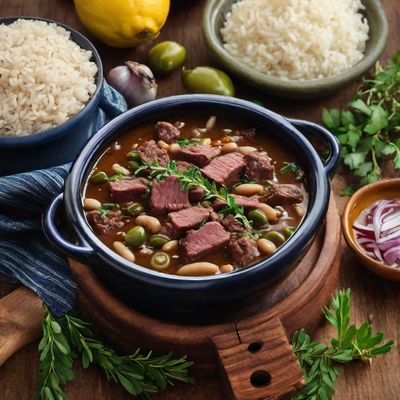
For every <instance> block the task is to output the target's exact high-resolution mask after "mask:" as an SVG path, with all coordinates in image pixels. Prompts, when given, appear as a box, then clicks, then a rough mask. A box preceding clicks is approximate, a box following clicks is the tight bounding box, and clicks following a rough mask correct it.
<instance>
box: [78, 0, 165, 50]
mask: <svg viewBox="0 0 400 400" xmlns="http://www.w3.org/2000/svg"><path fill="white" fill-rule="evenodd" d="M74 3H75V9H76V12H77V13H78V16H79V19H80V20H81V22H82V23H83V25H85V26H86V28H87V29H88V30H89V31H90V32H91V33H92V34H93V35H94V36H95V37H96V38H97V39H99V40H101V41H102V42H104V43H106V44H107V45H109V46H111V47H133V46H137V45H139V44H141V43H143V42H146V41H148V40H150V39H154V38H155V37H157V36H158V34H159V33H160V29H161V28H162V27H163V25H164V24H165V21H166V19H167V16H168V12H169V6H170V0H74Z"/></svg>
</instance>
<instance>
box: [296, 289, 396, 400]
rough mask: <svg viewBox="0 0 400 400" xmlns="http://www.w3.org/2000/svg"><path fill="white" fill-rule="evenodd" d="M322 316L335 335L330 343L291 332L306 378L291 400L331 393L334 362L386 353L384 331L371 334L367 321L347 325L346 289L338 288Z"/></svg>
mask: <svg viewBox="0 0 400 400" xmlns="http://www.w3.org/2000/svg"><path fill="white" fill-rule="evenodd" d="M323 311H324V315H325V317H326V319H327V320H328V321H329V322H330V324H331V325H332V326H333V327H334V328H335V330H336V332H337V337H335V338H333V339H332V340H331V343H330V346H326V345H325V344H323V343H320V342H317V341H312V340H311V338H310V336H309V335H307V333H306V332H305V331H304V330H303V329H302V330H300V331H296V332H295V334H294V335H293V339H292V346H293V351H294V353H295V354H296V356H297V358H298V360H299V363H300V366H301V368H302V370H303V374H304V377H305V378H306V385H305V387H304V388H303V389H301V390H300V391H299V392H298V393H296V394H295V395H294V396H293V398H292V400H329V399H331V398H332V396H333V395H334V394H335V381H336V378H337V377H338V376H339V371H338V370H337V369H336V368H335V367H334V363H335V362H337V363H347V362H349V361H353V360H369V359H371V358H374V357H376V356H377V355H379V354H385V353H388V352H389V351H390V350H391V349H392V346H393V341H389V342H386V343H384V344H382V341H383V339H384V334H383V333H382V332H378V333H376V334H372V327H371V325H370V324H369V323H368V322H364V323H363V324H362V325H361V326H359V327H356V326H355V325H352V324H350V289H347V290H346V291H344V290H341V291H339V292H338V293H337V294H336V295H335V296H334V297H333V298H332V300H331V306H330V308H324V310H323Z"/></svg>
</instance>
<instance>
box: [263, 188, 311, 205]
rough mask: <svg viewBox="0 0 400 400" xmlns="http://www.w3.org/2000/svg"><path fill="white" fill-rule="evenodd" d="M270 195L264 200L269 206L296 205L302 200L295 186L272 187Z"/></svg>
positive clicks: (302, 197)
mask: <svg viewBox="0 0 400 400" xmlns="http://www.w3.org/2000/svg"><path fill="white" fill-rule="evenodd" d="M270 190H271V194H270V195H269V196H268V197H267V198H266V203H267V204H269V205H270V206H273V207H274V206H282V205H286V204H298V203H301V202H302V201H303V200H304V195H303V192H302V191H301V190H300V189H299V188H298V187H297V186H295V185H287V184H278V185H274V186H272V188H271V189H270Z"/></svg>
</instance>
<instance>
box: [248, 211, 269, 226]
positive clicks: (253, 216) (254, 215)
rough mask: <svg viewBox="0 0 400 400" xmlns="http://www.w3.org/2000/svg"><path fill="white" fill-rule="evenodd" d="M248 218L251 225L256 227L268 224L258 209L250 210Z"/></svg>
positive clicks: (265, 217)
mask: <svg viewBox="0 0 400 400" xmlns="http://www.w3.org/2000/svg"><path fill="white" fill-rule="evenodd" d="M248 217H249V219H250V221H253V224H254V225H256V226H264V225H266V224H268V218H267V216H266V215H265V214H264V213H263V212H262V211H261V210H260V209H258V208H257V209H255V210H251V211H250V212H249V214H248Z"/></svg>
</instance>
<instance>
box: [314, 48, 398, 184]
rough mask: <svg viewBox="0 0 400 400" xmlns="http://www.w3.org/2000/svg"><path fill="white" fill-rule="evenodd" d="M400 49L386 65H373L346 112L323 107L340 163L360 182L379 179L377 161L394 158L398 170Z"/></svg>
mask: <svg viewBox="0 0 400 400" xmlns="http://www.w3.org/2000/svg"><path fill="white" fill-rule="evenodd" d="M399 99H400V52H399V53H396V54H395V55H394V56H393V57H392V58H391V60H390V61H389V63H388V65H387V66H386V68H382V67H381V65H380V64H379V63H377V65H376V70H375V74H374V76H373V78H372V79H364V81H363V84H362V85H361V87H360V88H359V89H358V91H357V93H356V96H355V98H354V100H353V101H351V102H350V103H349V109H348V111H344V110H336V109H333V110H331V111H330V112H329V111H328V110H326V109H324V110H323V113H322V118H323V121H324V123H325V125H326V126H327V127H328V128H329V129H330V130H331V131H332V133H333V134H335V135H336V136H337V138H338V139H339V142H340V144H341V148H342V160H343V163H344V164H345V165H346V166H347V167H348V168H349V169H350V170H351V171H352V172H353V174H354V175H355V176H357V177H359V180H360V185H366V184H368V183H371V182H375V181H377V180H379V179H381V168H380V166H379V163H380V161H381V160H382V158H383V157H385V156H390V157H392V158H393V162H394V168H395V169H397V170H399V169H400V102H399Z"/></svg>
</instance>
